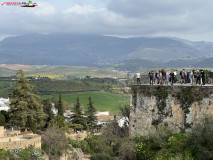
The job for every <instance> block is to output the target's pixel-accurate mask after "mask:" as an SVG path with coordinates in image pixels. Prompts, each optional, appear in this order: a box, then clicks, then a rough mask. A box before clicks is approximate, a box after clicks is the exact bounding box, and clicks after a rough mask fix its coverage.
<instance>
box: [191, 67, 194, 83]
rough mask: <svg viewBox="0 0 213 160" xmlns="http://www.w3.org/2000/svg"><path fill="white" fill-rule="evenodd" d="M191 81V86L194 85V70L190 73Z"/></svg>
mask: <svg viewBox="0 0 213 160" xmlns="http://www.w3.org/2000/svg"><path fill="white" fill-rule="evenodd" d="M191 79H192V81H191V85H193V84H194V70H192V71H191Z"/></svg>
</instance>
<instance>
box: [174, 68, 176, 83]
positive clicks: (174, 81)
mask: <svg viewBox="0 0 213 160" xmlns="http://www.w3.org/2000/svg"><path fill="white" fill-rule="evenodd" d="M176 82H177V70H175V71H174V83H176Z"/></svg>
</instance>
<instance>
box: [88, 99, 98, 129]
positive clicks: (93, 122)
mask: <svg viewBox="0 0 213 160" xmlns="http://www.w3.org/2000/svg"><path fill="white" fill-rule="evenodd" d="M87 105H88V108H87V111H86V116H87V126H88V127H89V129H90V130H93V129H95V128H96V126H97V116H96V115H95V113H96V109H95V107H94V106H93V103H92V99H91V97H89V103H88V104H87Z"/></svg>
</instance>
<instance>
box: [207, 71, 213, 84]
mask: <svg viewBox="0 0 213 160" xmlns="http://www.w3.org/2000/svg"><path fill="white" fill-rule="evenodd" d="M208 79H209V82H208V83H209V84H212V83H213V70H211V72H209V73H208Z"/></svg>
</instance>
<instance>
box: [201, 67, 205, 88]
mask: <svg viewBox="0 0 213 160" xmlns="http://www.w3.org/2000/svg"><path fill="white" fill-rule="evenodd" d="M200 75H201V79H202V84H201V85H203V86H204V85H205V72H204V71H203V70H201V73H200Z"/></svg>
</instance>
